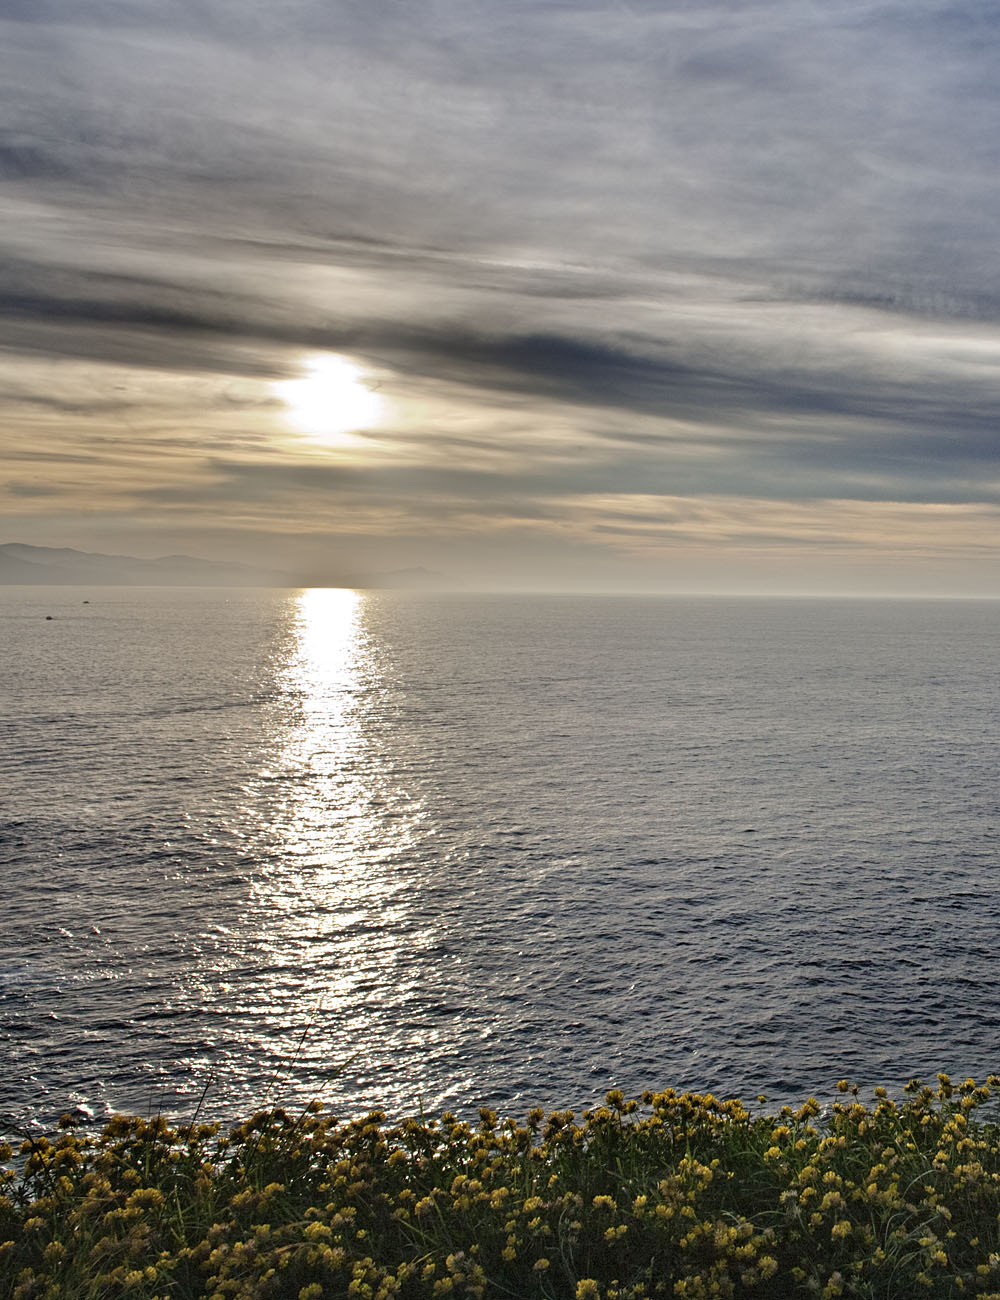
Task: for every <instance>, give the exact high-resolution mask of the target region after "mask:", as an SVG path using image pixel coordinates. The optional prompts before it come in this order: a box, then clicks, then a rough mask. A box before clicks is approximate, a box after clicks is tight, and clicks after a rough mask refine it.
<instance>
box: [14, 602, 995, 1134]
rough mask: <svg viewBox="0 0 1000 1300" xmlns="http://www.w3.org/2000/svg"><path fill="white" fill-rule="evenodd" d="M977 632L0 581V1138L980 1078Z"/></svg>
mask: <svg viewBox="0 0 1000 1300" xmlns="http://www.w3.org/2000/svg"><path fill="white" fill-rule="evenodd" d="M47 616H51V617H47ZM998 632H1000V604H990V603H982V604H977V603H967V602H938V603H919V602H891V603H877V602H838V601H829V602H822V601H815V602H813V601H785V602H781V601H751V600H747V601H710V600H706V601H695V600H682V599H632V598H610V597H609V598H592V597H587V598H570V597H565V598H556V599H546V598H540V597H535V598H523V597H492V598H480V597H465V596H461V597H459V596H455V597H417V596H402V595H395V594H392V595H390V594H364V593H355V592H350V591H339V590H331V591H326V590H313V591H305V592H274V591H257V592H217V591H215V592H197V591H175V590H170V591H136V590H124V589H118V590H116V589H109V588H101V589H94V590H89V591H83V590H80V589H67V588H62V589H49V590H41V589H37V588H36V589H13V588H8V589H0V665H2V680H0V686H2V692H3V710H2V719H3V720H2V728H3V730H2V735H0V871H2V882H3V891H4V904H3V927H2V939H0V1128H2V1127H4V1126H9V1125H11V1124H15V1123H17V1124H26V1123H30V1122H33V1121H36V1122H37V1121H41V1122H46V1123H47V1122H49V1121H50V1120H51V1118H52V1117H53V1116H55V1115H57V1114H58V1113H59V1112H60V1111H61V1110H63V1109H65V1108H66V1107H67V1106H68V1105H72V1104H80V1105H86V1106H88V1107H89V1108H90V1109H91V1110H92V1111H93V1112H94V1114H95V1115H96V1116H98V1117H99V1116H101V1115H103V1114H106V1113H108V1112H109V1111H111V1110H116V1109H125V1110H130V1111H139V1112H143V1113H145V1112H148V1111H150V1110H156V1109H160V1108H162V1109H164V1110H165V1111H167V1112H168V1113H171V1114H174V1115H184V1114H188V1113H190V1112H191V1111H193V1109H194V1107H195V1106H196V1105H197V1099H198V1097H199V1096H200V1095H201V1093H202V1092H203V1091H204V1090H205V1089H206V1087H207V1088H208V1095H207V1098H206V1101H205V1108H206V1110H208V1111H209V1112H210V1113H212V1114H213V1115H215V1116H218V1117H223V1118H231V1117H234V1116H236V1115H238V1114H241V1113H243V1112H245V1111H247V1110H248V1109H249V1108H252V1107H255V1106H257V1105H259V1104H261V1103H262V1102H263V1101H264V1100H265V1099H268V1100H269V1099H271V1098H275V1097H279V1098H281V1099H285V1100H296V1101H303V1100H307V1099H308V1098H309V1097H311V1096H314V1095H316V1094H320V1095H322V1096H324V1097H325V1098H327V1099H328V1100H330V1101H331V1102H333V1103H335V1108H336V1109H338V1110H339V1111H341V1113H343V1112H346V1111H352V1110H357V1109H360V1108H362V1107H366V1106H369V1105H374V1104H382V1105H385V1106H387V1107H388V1108H389V1109H390V1110H391V1111H392V1112H394V1113H399V1112H406V1111H412V1110H415V1109H416V1108H417V1107H418V1106H419V1105H423V1107H424V1108H425V1110H427V1111H430V1112H433V1111H436V1110H440V1109H441V1108H444V1107H452V1108H455V1109H459V1110H468V1109H470V1108H473V1107H475V1106H477V1105H480V1104H490V1105H494V1106H497V1107H499V1108H500V1109H501V1110H503V1111H506V1112H509V1113H517V1114H523V1112H524V1111H525V1110H526V1109H527V1108H528V1107H529V1106H530V1105H533V1104H536V1103H537V1104H541V1105H546V1106H551V1105H575V1106H580V1105H584V1104H587V1103H588V1102H590V1101H592V1100H593V1099H594V1098H596V1097H597V1096H599V1095H600V1094H601V1093H602V1092H603V1091H604V1090H606V1089H607V1088H608V1087H611V1086H621V1087H623V1088H624V1089H625V1090H626V1092H628V1093H631V1094H635V1093H637V1092H639V1091H641V1090H642V1089H643V1088H644V1087H647V1086H658V1087H661V1086H667V1085H672V1086H683V1087H695V1088H699V1089H711V1090H712V1091H714V1092H716V1093H724V1094H734V1093H735V1094H740V1095H743V1096H744V1097H747V1098H752V1097H754V1096H756V1094H757V1093H758V1092H764V1093H766V1094H768V1096H769V1097H771V1098H772V1099H774V1100H784V1099H786V1098H796V1097H797V1098H800V1099H801V1097H802V1096H804V1095H805V1094H807V1093H808V1092H811V1091H813V1092H818V1093H824V1094H828V1093H829V1091H830V1089H831V1087H832V1084H833V1082H834V1081H835V1080H836V1079H837V1078H839V1077H841V1076H842V1075H849V1076H851V1077H852V1078H854V1079H855V1080H856V1081H858V1082H860V1083H862V1084H870V1083H875V1082H884V1083H887V1084H893V1083H901V1082H903V1081H904V1080H905V1079H906V1078H908V1077H910V1076H911V1075H914V1074H921V1075H925V1076H926V1075H928V1074H933V1072H934V1071H935V1070H937V1069H945V1070H949V1071H950V1072H952V1073H955V1074H958V1075H962V1076H964V1075H965V1074H973V1075H976V1076H978V1077H982V1076H984V1075H985V1074H986V1073H987V1072H989V1071H991V1070H996V1069H997V1068H998V1067H1000V997H998V995H997V993H996V984H995V961H994V958H995V952H996V950H997V937H998V922H1000V874H998V871H997V867H998V831H1000V811H998V796H997V789H998V787H997V780H996V778H997V772H998V769H1000V761H998V760H1000V737H998V729H997V719H998V718H1000V676H998V674H997V672H996V646H997V643H998V642H997V634H998Z"/></svg>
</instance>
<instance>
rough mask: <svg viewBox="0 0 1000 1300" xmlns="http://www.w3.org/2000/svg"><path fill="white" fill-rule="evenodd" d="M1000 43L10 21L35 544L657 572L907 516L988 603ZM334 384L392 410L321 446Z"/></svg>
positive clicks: (18, 333)
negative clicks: (228, 545) (53, 541)
mask: <svg viewBox="0 0 1000 1300" xmlns="http://www.w3.org/2000/svg"><path fill="white" fill-rule="evenodd" d="M995 47H996V39H995V20H994V18H993V17H992V15H991V14H990V12H989V10H988V9H987V8H984V7H983V6H980V5H972V4H971V3H968V4H959V5H955V4H944V3H931V2H930V0H914V2H913V3H909V4H907V5H905V6H903V5H900V4H895V3H874V2H868V0H865V2H862V0H834V3H831V4H827V5H823V6H817V5H803V4H801V3H799V0H759V2H758V3H752V4H740V5H737V4H734V3H722V2H721V0H720V2H711V0H710V2H708V3H705V2H704V0H699V3H697V4H695V3H687V2H685V0H671V2H668V3H663V2H662V0H657V2H656V3H652V2H651V0H628V2H626V0H591V2H590V3H564V2H562V0H547V2H546V0H535V2H533V3H518V2H515V3H504V4H500V3H498V2H496V0H493V2H492V3H490V2H487V0H478V2H477V0H473V3H468V2H465V0H464V2H463V3H461V4H459V3H458V0H436V3H434V4H433V5H419V4H417V5H402V4H397V3H391V2H390V0H384V2H379V3H374V4H373V3H366V4H361V3H344V4H338V5H335V6H331V5H329V4H325V3H320V2H319V0H290V2H289V3H287V4H283V5H281V6H274V5H265V4H255V3H253V4H248V3H245V2H244V0H241V2H240V3H239V4H237V3H235V0H233V2H227V0H202V2H201V3H199V4H198V5H190V6H185V7H179V6H163V5H162V4H154V3H142V2H141V0H74V2H73V3H72V4H70V3H69V0H33V3H32V4H30V5H28V4H20V3H18V2H16V0H8V3H6V4H5V5H4V6H3V7H2V9H0V108H2V114H0V120H2V121H3V122H4V123H5V126H4V129H3V131H2V132H0V174H2V176H3V178H4V182H5V185H4V197H3V199H2V200H0V277H2V284H3V292H2V294H0V348H2V349H3V357H0V363H3V364H4V367H5V369H4V374H3V376H0V402H2V403H3V414H4V421H3V427H4V428H5V430H6V432H5V433H4V435H3V437H4V439H5V464H7V465H8V466H9V468H10V474H11V481H10V483H9V484H8V485H7V491H8V498H7V501H6V503H5V507H4V508H5V513H6V514H7V516H8V518H9V519H10V520H15V521H17V527H18V529H19V530H20V532H21V533H23V534H25V539H26V540H34V541H41V542H44V541H45V540H46V539H47V536H43V533H44V532H45V530H51V529H52V528H53V526H54V523H53V521H54V520H55V521H57V522H56V524H55V527H56V528H57V530H59V529H61V533H60V537H59V540H62V541H73V540H75V539H76V538H77V536H78V533H79V530H80V529H85V535H84V534H79V540H81V541H93V540H94V538H95V536H97V533H96V532H95V529H99V527H100V520H101V519H102V518H103V519H105V520H106V521H107V522H108V526H109V527H113V528H114V529H116V530H117V532H116V542H117V543H118V544H120V542H121V535H122V531H123V530H126V531H127V529H128V528H134V530H135V531H134V536H135V539H136V545H137V546H139V545H143V544H144V543H146V544H148V545H149V546H152V545H154V544H155V539H156V538H157V537H159V536H163V537H166V536H168V535H169V536H170V538H172V539H176V538H177V536H178V535H179V531H182V530H183V528H184V526H185V525H184V520H185V519H187V520H188V521H189V524H190V527H191V529H192V536H194V535H195V533H196V532H197V530H200V529H203V528H204V525H205V518H206V513H207V512H208V511H209V510H211V511H214V512H215V529H216V531H215V532H214V533H213V534H212V538H213V539H214V544H217V545H220V546H222V545H224V532H225V528H226V526H227V522H228V525H229V526H231V531H232V536H233V538H234V539H241V540H238V541H234V543H233V544H234V546H237V545H239V546H242V545H245V542H246V536H247V530H248V529H252V530H254V536H255V538H257V541H256V543H255V544H257V545H259V546H260V547H262V548H263V549H266V548H267V545H268V540H267V539H268V538H271V539H273V542H274V545H275V546H279V545H281V542H280V539H281V537H282V536H284V535H292V534H294V535H296V536H298V537H300V538H301V536H302V534H303V532H304V531H309V530H310V529H312V530H314V532H315V537H316V539H317V540H316V544H315V545H316V550H315V556H314V558H315V562H316V563H317V564H320V563H321V562H322V554H323V547H327V548H329V547H330V546H331V545H332V542H331V537H333V536H334V535H336V529H337V528H339V529H340V530H341V532H342V534H343V535H344V536H345V537H346V536H348V535H351V536H352V537H355V538H357V537H361V538H363V537H370V536H373V535H374V534H376V533H377V534H379V536H380V537H381V539H382V540H381V545H382V551H381V552H380V554H381V553H383V552H386V551H387V550H391V546H392V541H393V538H398V541H399V548H400V550H401V551H402V550H405V551H406V552H407V554H408V555H409V556H410V557H412V554H413V548H414V546H415V545H416V546H417V547H419V546H420V545H426V547H427V554H428V555H430V554H431V551H433V550H434V548H435V547H436V546H438V544H439V543H440V544H444V543H445V542H448V543H449V544H450V543H453V541H454V538H455V537H456V536H459V535H461V534H462V530H463V529H464V530H466V535H467V539H468V540H469V542H470V547H471V549H470V550H469V554H472V553H473V552H474V553H475V554H476V556H477V562H478V559H479V558H481V557H482V555H483V554H484V553H485V552H484V550H483V548H484V547H485V546H486V545H487V541H488V539H490V538H493V539H494V543H491V544H494V545H495V548H498V549H495V553H494V570H495V571H496V572H500V571H502V570H503V566H504V560H503V555H504V554H507V555H508V557H509V561H510V562H509V565H508V569H509V574H510V577H511V579H512V580H513V579H514V578H515V577H516V572H515V570H517V569H518V566H521V565H523V564H524V563H525V560H524V556H525V553H526V551H525V548H524V547H516V548H515V547H513V546H511V545H509V543H507V542H503V541H502V540H496V539H497V538H500V537H501V535H504V536H507V537H508V538H509V535H510V532H511V530H512V529H513V530H522V532H523V535H524V536H526V537H530V541H531V545H533V546H534V547H535V548H536V549H535V551H530V547H529V548H528V550H529V551H530V553H531V554H533V555H534V556H535V561H533V562H532V564H533V567H536V568H538V569H539V570H540V571H544V570H545V565H546V556H547V555H548V556H550V557H551V558H552V573H553V575H557V576H558V575H563V576H564V575H565V574H566V573H567V572H569V569H570V568H571V567H572V560H571V558H567V557H568V555H569V552H567V551H566V547H567V546H568V547H570V549H572V546H576V547H578V554H579V556H580V561H579V563H580V569H581V572H583V571H584V570H586V569H587V568H588V566H590V567H591V568H592V566H593V557H594V554H595V553H601V554H607V555H608V556H609V557H610V560H609V565H610V567H609V568H608V569H607V574H608V575H613V576H612V577H609V578H608V580H615V581H618V580H621V581H626V580H627V575H628V572H629V569H628V566H629V564H631V563H633V562H634V561H635V546H636V541H635V539H636V538H637V537H638V538H639V539H640V541H641V548H642V549H643V551H644V552H645V551H647V550H649V549H650V548H652V549H655V547H657V546H664V547H666V546H667V545H668V544H669V546H670V547H672V548H674V547H676V546H678V545H681V544H682V543H687V544H690V545H696V544H697V545H701V544H702V543H703V542H705V540H706V538H707V537H708V536H709V534H710V533H711V535H712V538H713V540H712V542H711V544H712V545H713V546H728V547H731V548H732V552H733V555H734V556H735V555H736V554H737V553H740V554H744V553H748V552H745V550H743V551H741V549H740V548H746V547H748V546H753V545H756V543H754V542H753V541H752V538H753V537H757V538H758V539H759V537H760V535H761V534H760V532H759V530H758V529H757V526H756V525H754V526H753V527H749V526H744V525H743V524H734V525H733V526H732V527H731V528H730V527H729V526H728V525H727V526H724V527H721V528H719V529H718V530H716V531H715V532H712V530H711V529H709V528H708V527H707V526H706V525H705V523H704V520H705V518H706V517H707V516H706V515H705V514H704V513H699V512H701V511H703V510H704V511H707V512H708V515H711V516H712V517H713V518H714V517H715V512H717V511H721V512H722V516H723V517H725V518H727V519H728V518H730V517H731V518H733V519H737V518H744V514H743V513H741V512H745V511H747V510H751V512H752V510H755V509H757V507H756V506H754V507H752V508H751V506H749V505H746V504H745V503H755V502H758V503H759V502H769V503H771V505H770V506H768V507H767V509H768V510H770V511H772V512H773V514H774V517H775V519H777V518H779V517H780V518H781V520H782V521H783V522H782V523H781V526H780V527H777V526H776V527H775V528H774V529H773V530H772V532H771V534H770V535H769V536H770V540H769V541H768V546H769V547H771V548H772V549H773V548H781V547H782V546H785V547H789V548H795V547H797V546H801V547H802V548H809V547H813V546H815V544H816V540H817V539H822V538H824V537H827V538H831V539H833V540H832V541H831V542H830V544H831V545H832V546H835V547H837V548H846V549H847V550H851V551H856V552H864V553H865V554H870V555H873V556H874V555H878V554H883V553H885V554H888V553H889V551H890V550H892V542H891V536H892V533H893V530H898V529H899V528H902V527H903V525H902V524H901V522H900V521H901V519H902V518H903V516H902V515H901V514H900V511H910V512H915V513H912V514H906V515H905V519H906V521H907V522H906V525H905V531H906V535H907V536H910V535H911V533H912V535H913V536H915V537H916V536H917V535H918V534H919V537H920V538H926V539H927V542H926V545H927V546H928V547H930V548H931V551H933V549H934V547H937V548H938V550H939V551H940V553H941V554H942V555H952V556H954V557H956V562H957V557H960V556H961V557H962V563H968V564H971V565H973V566H975V565H979V566H980V568H979V570H977V572H978V574H979V576H978V577H977V578H975V581H974V584H973V585H976V584H978V586H977V589H983V590H987V589H988V590H995V589H996V585H995V584H996V579H995V576H991V575H990V573H989V571H988V569H987V561H988V560H989V559H990V557H989V556H988V547H986V546H985V545H984V544H983V537H984V536H985V534H984V533H983V532H982V531H981V530H980V531H976V528H978V525H977V526H976V528H973V532H974V533H975V541H974V543H973V542H970V540H969V538H970V532H969V527H970V525H969V522H968V521H969V519H970V518H975V519H985V520H992V519H993V515H992V513H991V512H992V510H993V508H994V507H995V506H996V505H997V503H998V500H1000V471H998V457H997V450H998V447H997V441H998V434H997V430H998V429H1000V397H998V393H1000V387H998V385H997V377H998V368H1000V251H998V249H997V246H996V239H995V232H996V229H997V226H998V222H1000V179H998V177H1000V169H998V167H997V163H998V161H1000V143H998V142H1000V131H998V127H1000V121H998V118H1000V91H998V90H997V87H996V78H995V67H994V64H995ZM323 351H333V352H343V353H347V354H349V355H351V356H352V357H354V358H355V359H357V360H358V361H359V363H362V364H364V365H365V366H366V367H367V368H368V371H369V373H370V375H371V377H372V378H371V382H373V383H375V384H377V385H378V386H379V390H380V393H382V394H383V395H384V397H385V409H386V412H387V416H386V421H385V423H384V425H382V426H381V427H379V428H378V429H373V430H370V431H367V432H366V433H361V434H359V435H358V436H357V437H355V438H354V439H353V440H347V441H346V442H345V443H344V445H342V446H341V447H340V448H339V449H328V450H325V451H324V450H322V449H319V448H317V446H316V445H315V444H311V445H310V444H308V443H307V442H305V441H304V440H302V439H301V438H298V439H297V438H296V437H295V436H294V433H293V431H291V430H290V429H289V427H288V424H287V422H286V421H283V418H282V410H281V405H280V401H279V400H278V398H277V397H276V396H275V393H276V389H275V388H274V387H273V385H274V384H275V382H276V381H278V380H281V379H283V378H287V377H288V376H289V375H291V374H294V373H296V370H297V368H299V367H300V366H301V365H302V362H303V359H304V358H305V357H306V356H307V355H308V354H310V353H315V352H323ZM38 452H41V453H42V454H44V455H46V456H49V457H51V459H49V460H35V461H32V456H33V455H35V454H36V453H38ZM60 462H62V465H60ZM75 463H82V464H86V465H92V466H93V467H94V468H93V472H92V473H90V472H88V473H87V474H85V475H82V476H75V477H74V476H72V475H67V474H65V473H64V472H63V467H64V466H67V465H70V464H75ZM28 466H30V467H31V468H30V473H29V472H27V471H26V467H28ZM84 496H87V497H88V499H89V505H88V506H86V507H85V506H84V504H83V497H84ZM53 501H55V502H56V504H57V506H58V504H59V503H60V502H61V503H62V509H63V514H62V515H60V514H59V513H58V510H55V513H54V512H53V504H52V503H53ZM612 501H614V502H616V503H617V504H616V505H615V507H614V509H613V510H611V509H610V507H609V504H608V503H609V502H612ZM727 501H729V502H731V503H732V506H731V508H730V507H726V506H725V505H724V503H725V502H727ZM630 502H631V503H632V504H631V506H630V505H629V503H630ZM850 502H854V503H856V512H855V513H852V511H851V509H848V508H847V506H845V505H844V504H843V503H850ZM657 503H659V504H657ZM677 503H686V504H685V505H684V506H683V509H682V507H681V505H678V504H677ZM719 503H723V504H721V505H720V504H719ZM741 503H743V504H741ZM807 503H808V504H807ZM838 503H840V504H838ZM678 510H681V512H682V513H683V514H684V517H685V518H686V519H689V520H690V519H695V520H697V519H701V520H702V522H701V523H699V524H698V525H697V526H696V527H694V532H690V530H688V531H685V530H684V529H680V528H678V527H675V526H674V524H673V522H672V521H673V520H674V519H675V517H676V513H677V511H678ZM609 511H610V513H609ZM880 511H881V512H882V514H881V518H882V519H884V521H885V527H881V528H880V527H877V526H875V522H874V521H875V520H876V519H877V518H878V517H879V512H880ZM967 511H968V512H971V513H965V512H967ZM185 512H187V513H185ZM657 512H659V514H657ZM982 512H985V513H982ZM657 518H658V519H659V521H660V523H659V526H657V523H656V520H657ZM331 519H335V520H336V521H337V524H336V527H335V528H334V530H333V533H331V532H330V527H331V526H330V524H329V521H330V520H331ZM921 519H922V520H924V525H925V526H921V527H922V528H923V531H921V527H918V525H917V523H916V522H915V521H917V520H921ZM323 521H326V523H324V522H323ZM9 526H11V527H13V526H14V525H13V524H10V525H9ZM158 529H159V530H160V531H159V532H158V531H157V530H158ZM74 530H77V532H74ZM28 534H30V536H29V535H28ZM199 535H205V534H199ZM557 537H558V547H557V545H556V541H555V540H554V539H555V538H557ZM421 538H422V539H424V541H423V542H421V540H420V539H421ZM220 539H223V540H220ZM435 539H436V540H435ZM473 539H475V543H476V544H475V546H471V542H472V540H473ZM98 540H99V538H98ZM504 546H507V550H506V552H504V550H503V547H504ZM923 547H924V541H920V542H919V544H915V545H914V547H913V548H911V555H912V558H913V565H914V566H915V567H914V569H913V572H914V574H916V573H917V567H916V566H918V565H919V563H920V562H921V557H926V554H928V553H930V552H925V550H924V549H922V548H923ZM970 547H971V549H970ZM547 548H548V549H547ZM887 548H888V549H887ZM557 552H558V554H557ZM303 553H304V552H303ZM789 554H791V551H789ZM893 554H894V555H895V554H896V552H895V551H893ZM260 558H261V559H265V558H266V557H265V556H264V555H261V557H260ZM418 558H419V557H418ZM758 558H759V557H758ZM435 560H436V562H440V555H439V553H435ZM760 563H764V561H760ZM616 565H617V567H616ZM765 567H766V566H765ZM761 582H763V583H764V584H765V585H766V582H765V579H763V578H762V579H761Z"/></svg>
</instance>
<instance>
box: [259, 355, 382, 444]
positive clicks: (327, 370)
mask: <svg viewBox="0 0 1000 1300" xmlns="http://www.w3.org/2000/svg"><path fill="white" fill-rule="evenodd" d="M274 388H275V391H276V392H277V394H278V396H279V397H280V398H281V400H282V401H283V402H284V403H285V405H286V407H287V408H288V412H287V418H288V420H289V422H290V423H291V424H293V425H294V426H295V427H296V428H297V429H299V430H300V431H301V432H302V433H306V434H308V435H309V436H310V437H311V438H315V439H316V440H317V441H318V442H325V443H334V442H337V441H338V439H339V438H340V437H341V436H342V435H343V434H345V433H353V432H354V431H355V430H358V429H367V428H370V427H371V426H372V425H373V424H377V423H378V420H379V416H380V414H381V410H382V399H381V398H380V397H379V395H378V393H375V392H372V390H371V388H370V387H369V386H368V384H367V383H366V382H365V372H364V371H363V370H362V369H361V367H360V366H358V365H355V363H354V362H353V361H349V360H348V359H347V357H341V356H335V355H333V354H329V355H325V356H318V357H313V358H311V359H310V360H309V361H308V362H306V365H305V374H304V375H303V376H302V378H301V379H287V380H284V381H283V382H281V383H278V384H275V385H274Z"/></svg>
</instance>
